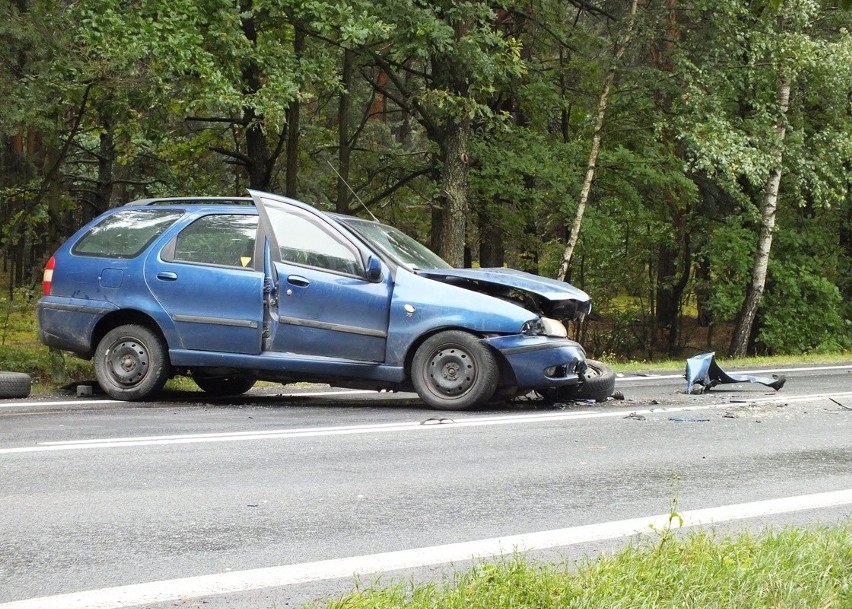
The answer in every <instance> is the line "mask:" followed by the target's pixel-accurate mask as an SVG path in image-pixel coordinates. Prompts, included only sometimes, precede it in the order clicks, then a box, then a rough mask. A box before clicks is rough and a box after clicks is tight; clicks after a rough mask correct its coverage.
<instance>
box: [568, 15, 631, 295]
mask: <svg viewBox="0 0 852 609" xmlns="http://www.w3.org/2000/svg"><path fill="white" fill-rule="evenodd" d="M638 5H639V2H638V0H633V2H632V3H631V5H630V17H629V20H628V22H627V31H626V32H625V35H624V40H623V41H622V43H621V44H620V45H619V46H618V48H617V49H616V52H615V57H614V58H613V62H612V65H610V67H609V71H608V72H607V75H606V82H605V83H604V88H603V92H601V96H600V99H599V100H598V112H597V116H596V117H595V130H594V134H593V135H592V149H591V150H590V151H589V160H588V162H587V163H586V176H585V178H584V179H583V186H582V188H581V189H580V197H579V199H578V200H577V211H576V212H575V214H574V221H573V222H572V223H571V232H570V234H569V235H568V245H566V246H565V252H564V253H563V254H562V262H561V263H560V265H559V271H558V272H557V274H556V278H557V279H558V280H559V281H565V276H566V275H567V274H568V267H570V266H571V258H572V257H573V256H574V248H576V247H577V240H578V239H579V238H580V226H581V225H582V224H583V215H584V214H585V212H586V204H587V203H588V201H589V193H590V192H591V190H592V182H594V179H595V169H596V167H597V163H598V154H599V153H600V148H601V132H602V131H603V123H604V119H605V118H606V106H607V103H608V102H609V94H610V90H611V89H612V84H613V82H614V81H615V74H616V71H617V64H618V61H619V60H620V59H621V57H622V55H624V51H625V50H626V49H627V45H628V43H629V42H630V37H631V35H632V34H633V27H634V25H635V23H636V10H637V8H638Z"/></svg>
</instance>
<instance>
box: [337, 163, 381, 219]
mask: <svg viewBox="0 0 852 609" xmlns="http://www.w3.org/2000/svg"><path fill="white" fill-rule="evenodd" d="M325 162H326V163H328V166H329V167H331V170H332V171H333V172H334V173H335V174H337V177H338V179H339V180H340V181H341V182H343V183H344V184H346V188H348V189H349V192H351V193H352V194H353V195H354V196H355V199H357V201H358V203H360V204H361V207H363V208H364V209H365V210H367V213H368V214H370V217H371V218H372V219H373V222H378V221H379V219H378V218H377V217H376V216H374V215H373V212H371V211H370V208H369V207H367V206H366V205H364V202H363V201H362V200H361V197H359V196H358V193H357V192H355V191H354V190H352V187H351V186H350V185H349V182H347V181H346V180H344V179H343V176H342V175H340V173H338V171H337V170H336V169H335V168H334V165H332V164H331V161H329V160H328V159H326V160H325Z"/></svg>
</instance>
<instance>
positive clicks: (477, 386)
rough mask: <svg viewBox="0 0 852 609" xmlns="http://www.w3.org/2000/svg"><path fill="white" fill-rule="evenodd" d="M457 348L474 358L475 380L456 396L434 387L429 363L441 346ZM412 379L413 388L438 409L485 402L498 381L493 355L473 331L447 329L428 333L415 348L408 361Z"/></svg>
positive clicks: (465, 406)
mask: <svg viewBox="0 0 852 609" xmlns="http://www.w3.org/2000/svg"><path fill="white" fill-rule="evenodd" d="M448 348H457V349H460V350H462V351H464V352H465V353H467V355H468V356H469V357H470V358H471V359H472V360H473V363H474V366H475V367H476V369H475V373H476V379H475V381H474V383H473V385H472V386H471V387H470V388H469V389H467V390H466V391H465V392H464V393H462V394H461V395H458V396H453V397H448V396H445V395H442V394H441V393H439V392H438V391H436V390H435V388H434V386H433V384H432V383H431V381H430V380H429V362H430V361H431V360H432V358H433V357H434V356H435V354H436V353H437V352H438V351H440V350H444V349H448ZM411 380H412V383H413V385H414V389H415V391H417V394H418V395H419V396H420V399H422V400H423V401H424V402H426V404H427V405H429V406H430V407H432V408H435V409H438V410H467V409H469V408H474V407H476V406H479V405H482V404H485V403H487V402H488V401H489V400H490V399H491V397H492V396H493V395H494V392H495V390H496V389H497V385H498V381H499V369H498V366H497V360H496V358H495V356H494V354H493V353H492V352H491V351H490V350H489V348H488V347H487V346H486V345H483V344H482V342H480V340H479V338H477V337H476V336H474V335H473V334H469V333H467V332H462V331H458V330H446V331H444V332H440V333H438V334H435V335H434V336H431V337H430V338H428V339H427V340H426V341H424V342H423V344H422V345H420V347H419V348H418V349H417V351H416V352H415V354H414V358H413V360H412V363H411Z"/></svg>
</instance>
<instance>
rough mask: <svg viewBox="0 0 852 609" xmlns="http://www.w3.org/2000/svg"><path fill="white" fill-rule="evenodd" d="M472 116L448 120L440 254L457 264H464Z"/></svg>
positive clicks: (442, 187)
mask: <svg viewBox="0 0 852 609" xmlns="http://www.w3.org/2000/svg"><path fill="white" fill-rule="evenodd" d="M470 132H471V125H470V118H469V117H468V116H467V115H464V116H462V117H460V118H459V119H457V120H455V121H448V124H447V128H446V137H445V154H444V170H443V174H442V177H441V200H442V202H443V205H442V209H441V225H440V234H441V239H440V243H439V248H438V255H440V256H441V257H442V258H443V259H444V260H446V261H447V262H449V263H450V264H451V265H452V266H454V267H461V266H463V265H464V245H465V218H466V217H467V177H468V171H469V168H470V161H469V156H470V152H469V149H470Z"/></svg>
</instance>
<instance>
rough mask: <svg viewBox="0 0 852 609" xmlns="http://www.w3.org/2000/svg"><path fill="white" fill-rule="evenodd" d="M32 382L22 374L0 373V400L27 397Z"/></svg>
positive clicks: (30, 378)
mask: <svg viewBox="0 0 852 609" xmlns="http://www.w3.org/2000/svg"><path fill="white" fill-rule="evenodd" d="M32 386H33V380H32V377H30V375H29V374H26V373H24V372H0V399H7V398H25V397H29V395H30V391H31V390H32Z"/></svg>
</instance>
